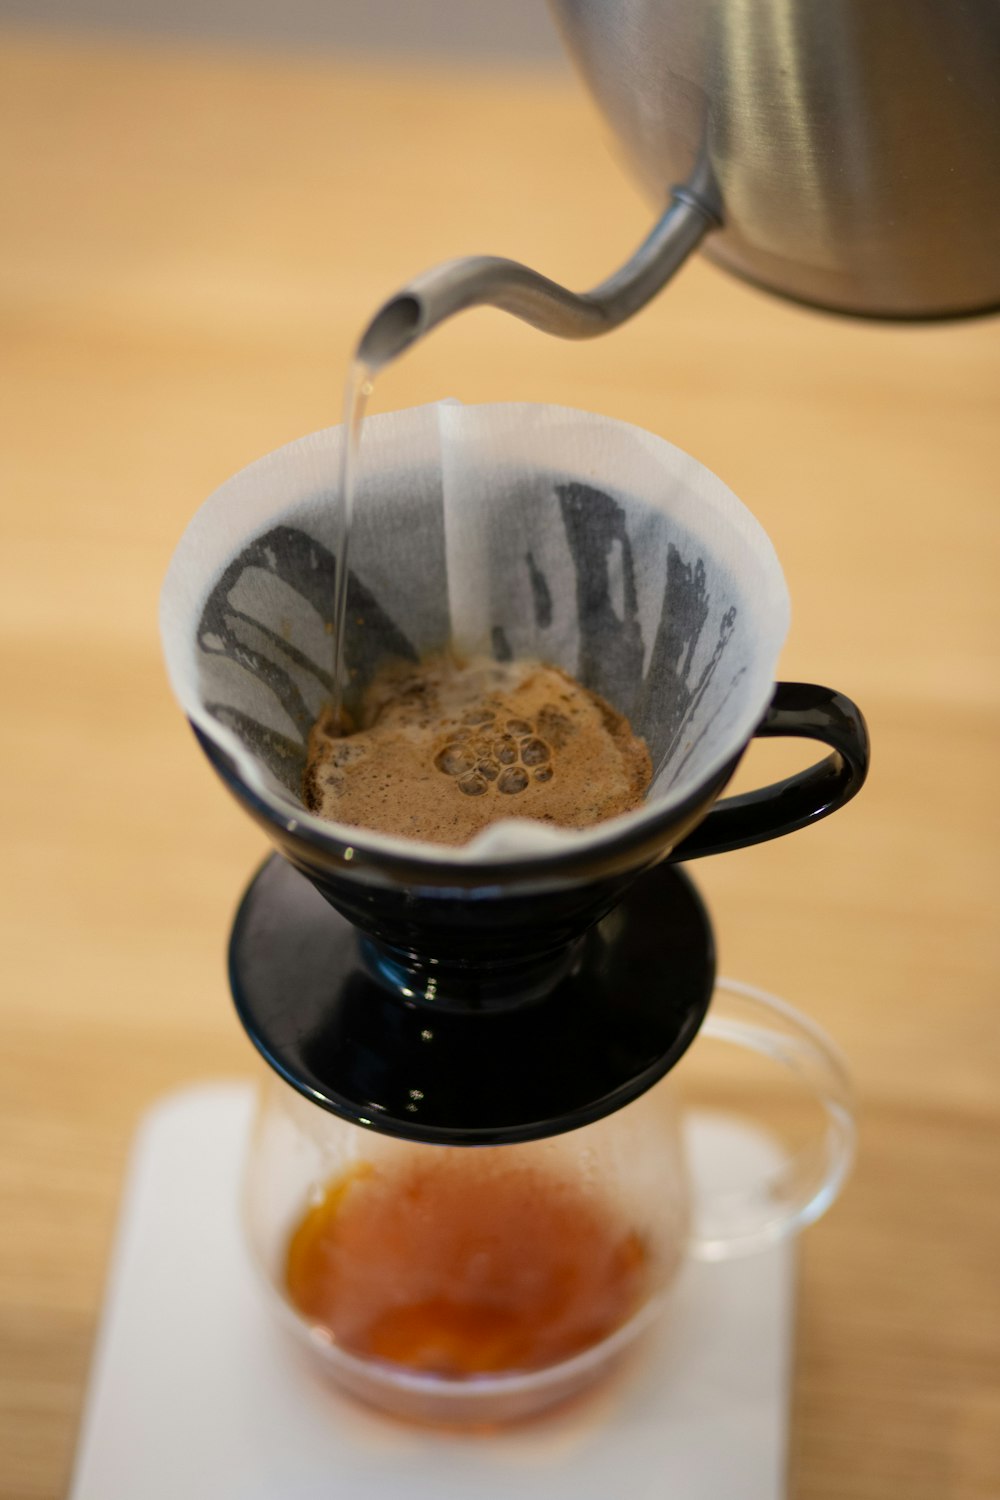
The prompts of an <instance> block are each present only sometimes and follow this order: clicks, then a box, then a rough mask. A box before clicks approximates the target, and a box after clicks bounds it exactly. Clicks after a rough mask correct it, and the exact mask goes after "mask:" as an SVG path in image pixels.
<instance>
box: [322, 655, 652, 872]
mask: <svg viewBox="0 0 1000 1500" xmlns="http://www.w3.org/2000/svg"><path fill="white" fill-rule="evenodd" d="M359 720H360V724H361V728H360V729H359V730H358V731H357V732H356V733H353V734H348V735H338V734H337V733H336V732H335V726H334V725H333V724H332V723H331V722H330V719H329V717H328V716H323V717H321V718H320V719H319V720H318V721H317V723H316V724H315V725H314V727H313V730H312V733H311V735H310V739H309V758H308V765H307V768H306V773H305V780H304V797H305V802H306V806H307V807H309V808H310V810H311V811H313V812H315V813H317V814H318V815H319V816H320V817H323V818H329V819H331V820H333V821H335V822H339V823H348V824H352V825H354V826H357V827H361V828H372V829H375V830H377V831H378V832H380V833H390V834H400V835H403V836H404V837H409V838H416V839H425V840H428V841H430V842H432V843H439V844H451V845H458V844H464V843H467V842H468V840H469V839H471V838H473V837H474V836H475V835H476V834H477V833H480V832H481V831H482V830H483V829H484V828H486V827H488V826H489V824H491V823H495V822H497V821H499V819H501V818H513V817H517V818H534V819H538V820H540V821H542V822H548V823H555V824H558V825H559V826H560V827H563V828H588V827H590V826H591V825H592V824H594V823H600V822H602V821H603V820H604V819H605V818H612V817H615V816H616V815H617V814H619V813H624V812H630V811H631V810H632V809H633V808H636V807H638V806H640V805H641V803H642V801H643V798H644V796H645V793H646V790H647V788H648V786H649V782H650V779H651V776H652V765H651V763H650V758H649V752H648V750H647V748H646V745H645V742H644V741H643V740H642V739H640V738H638V736H636V735H634V734H633V733H632V730H631V729H630V727H629V724H628V721H627V720H626V719H625V718H624V716H623V715H622V714H619V713H616V712H615V710H614V709H612V708H611V707H610V706H609V705H608V704H607V703H605V702H604V700H603V699H602V698H599V697H597V695H596V694H594V693H591V692H589V691H588V690H587V689H586V688H584V687H582V686H581V685H580V683H578V682H576V681H575V680H574V679H573V678H572V677H570V676H569V675H568V673H566V672H563V671H562V670H561V669H560V668H558V667H549V666H544V665H542V664H541V663H540V662H535V661H515V662H495V661H491V660H488V659H485V658H479V659H476V660H473V661H470V662H466V663H459V662H456V661H454V660H452V659H450V658H446V657H440V658H436V659H433V660H429V661H426V662H423V663H421V665H420V666H419V667H418V668H416V669H414V668H413V667H412V666H406V667H400V666H399V665H395V666H390V667H388V668H387V669H386V670H384V671H383V672H382V673H380V674H379V675H378V677H376V679H375V680H374V681H373V682H372V684H371V686H370V687H369V689H368V691H367V693H366V694H365V697H364V701H363V703H362V706H361V712H360V715H359Z"/></svg>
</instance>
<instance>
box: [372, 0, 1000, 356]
mask: <svg viewBox="0 0 1000 1500" xmlns="http://www.w3.org/2000/svg"><path fill="white" fill-rule="evenodd" d="M549 4H550V7H551V9H552V11H553V13H554V15H555V18H556V21H557V24H558V25H559V27H560V29H561V31H562V34H563V37H564V39H565V41H566V45H567V47H568V49H569V51H570V53H571V55H572V56H573V58H574V60H575V62H576V64H577V66H578V67H579V69H580V71H581V72H582V74H583V77H584V79H585V80H586V82H587V84H588V85H589V87H590V89H591V91H592V93H593V94H594V97H595V99H596V100H597V103H598V104H599V106H600V107H601V109H602V110H603V112H604V114H605V115H606V117H607V119H608V120H609V122H610V123H611V125H612V127H613V129H614V131H615V132H616V134H617V135H618V137H619V139H620V140H621V142H622V144H623V146H624V148H625V151H626V154H627V158H628V160H629V162H630V163H631V164H632V166H633V168H634V170H635V172H636V173H637V175H638V176H639V178H640V180H641V181H642V182H643V183H644V184H645V186H646V188H647V189H648V191H649V193H650V196H651V197H652V199H653V201H654V202H655V203H656V204H657V205H658V206H659V208H660V210H661V213H662V217H661V218H660V220H659V221H658V223H657V224H656V225H655V226H654V228H653V230H652V232H651V234H650V235H649V237H648V238H647V239H646V241H645V242H644V244H643V245H642V246H640V248H639V250H638V251H637V252H636V254H635V255H634V256H632V258H631V259H630V260H629V261H628V262H627V263H626V264H625V265H624V266H622V267H621V268H620V270H618V271H616V272H615V274H614V275H613V276H611V277H609V278H608V280H607V281H605V282H602V283H601V285H600V286H599V287H597V288H595V289H594V290H593V291H592V292H589V293H582V294H576V293H573V292H570V291H567V290H566V288H564V287H562V286H560V285H559V284H558V283H556V282H553V281H550V280H548V279H547V278H545V277H543V276H540V275H538V274H537V273H536V272H535V271H532V270H530V269H529V268H528V267H527V266H523V265H520V264H518V263H517V262H514V261H510V260H503V259H500V258H498V257H495V256H482V255H481V256H469V257H466V258H465V259H462V260H457V261H449V262H447V263H446V264H445V265H442V266H438V267H435V268H434V269H433V270H431V271H428V272H425V273H424V274H423V275H422V276H420V277H417V278H416V279H415V280H414V281H413V282H411V283H410V284H409V285H408V286H407V287H404V288H403V290H402V291H401V292H400V293H399V294H397V296H395V297H393V298H391V299H390V300H389V302H387V303H386V304H385V305H384V306H383V307H382V308H381V309H380V310H379V312H378V313H377V314H376V316H375V318H374V319H373V320H372V322H371V323H370V324H369V326H368V328H367V330H366V332H365V334H364V336H363V338H362V340H361V343H360V345H359V348H358V356H359V359H360V361H361V362H362V364H364V365H365V366H366V367H367V368H368V369H369V370H374V369H377V368H378V367H379V366H380V365H382V364H384V363H385V362H386V361H387V360H389V359H391V358H393V357H394V356H395V355H396V354H398V353H400V352H401V351H402V350H403V349H404V348H406V347H408V345H409V344H411V343H413V342H414V341H415V340H416V339H418V338H420V337H422V336H423V334H425V333H426V332H427V331H428V330H429V329H430V328H432V327H433V326H434V325H435V324H436V323H438V322H440V321H441V320H442V319H443V318H445V317H449V316H450V315H451V314H452V313H455V312H458V311H460V310H461V309H463V308H466V307H471V306H474V305H477V304H481V303H490V304H492V305H493V306H496V307H500V308H503V309H504V310H505V311H507V312H510V313H513V314H514V315H515V316H517V317H520V318H523V319H524V320H525V321H527V322H529V323H533V324H534V325H535V326H536V327H538V328H542V329H544V330H545V331H546V332H548V333H555V334H558V335H560V336H562V337H564V338H589V337H591V336H593V335H594V334H599V333H603V332H606V331H607V330H608V329H610V328H613V327H615V326H616V325H617V324H619V323H621V322H622V321H623V320H624V319H625V318H628V317H631V316H632V314H633V313H634V312H636V311H638V309H639V308H640V307H642V306H644V305H645V303H646V302H648V301H649V299H650V298H651V297H652V296H654V295H655V293H656V292H657V291H658V290H659V289H660V288H661V287H662V286H663V285H664V283H665V282H666V281H667V280H668V279H669V278H670V276H671V275H672V274H673V273H674V271H675V270H677V268H678V267H679V266H680V265H681V264H682V263H683V262H684V260H685V259H686V258H687V257H688V256H689V255H690V254H691V253H692V251H693V250H694V249H696V248H697V247H698V246H699V245H702V244H704V247H705V251H706V254H707V255H708V256H709V257H710V258H711V259H712V260H714V261H716V262H717V263H718V264H719V265H721V266H724V267H725V268H726V269H727V270H730V271H734V272H736V274H737V275H740V276H743V277H745V278H746V279H747V280H749V281H753V282H755V283H757V284H758V285H760V286H762V287H766V288H767V289H768V290H770V291H773V292H777V293H779V294H780V295H782V296H785V297H790V298H794V299H797V300H799V301H802V302H807V303H811V304H813V305H815V306H817V307H822V308H827V309H830V310H833V311H837V312H843V313H854V314H859V315H862V316H867V317H874V318H945V317H962V316H966V315H969V314H972V313H981V312H988V311H992V310H998V309H1000V0H549Z"/></svg>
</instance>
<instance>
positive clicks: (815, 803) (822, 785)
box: [669, 682, 869, 862]
mask: <svg viewBox="0 0 1000 1500" xmlns="http://www.w3.org/2000/svg"><path fill="white" fill-rule="evenodd" d="M779 736H780V737H788V738H796V739H807V740H821V741H822V742H823V743H824V744H826V745H829V746H830V748H831V750H832V752H833V753H832V754H831V755H828V756H827V757H826V759H825V760H821V761H817V763H816V764H815V765H813V766H810V767H809V768H808V769H807V770H805V771H799V772H797V773H796V775H794V776H789V777H787V778H786V779H785V780H784V781H775V782H772V784H771V785H770V786H764V787H760V788H758V790H757V791H754V792H744V793H742V795H740V796H738V797H724V798H723V799H722V801H721V802H717V803H716V804H715V806H714V807H713V808H712V810H711V812H710V813H709V814H708V816H707V817H706V818H703V819H702V821H701V822H700V823H699V824H698V826H697V827H696V828H695V829H693V830H692V832H691V833H689V834H688V836H687V837H686V838H685V839H683V840H682V841H681V843H679V844H678V845H677V847H676V848H675V849H674V850H673V851H672V853H671V854H670V856H669V857H670V860H671V861H672V862H676V861H679V860H685V859H700V858H701V856H702V855H704V854H724V853H725V852H726V851H727V850H730V849H744V848H746V847H747V846H748V845H749V844H763V843H765V842H766V841H767V840H768V839H776V838H780V836H781V835H782V834H785V833H794V831H795V830H796V829H797V828H805V827H806V825H807V824H809V823H816V822H818V821H819V819H820V818H825V817H828V816H829V814H830V813H832V812H836V811H837V809H838V808H839V807H843V806H844V803H845V802H850V800H851V798H852V797H854V796H856V795H857V793H858V792H859V791H860V790H861V788H862V786H863V785H864V782H865V777H866V776H867V775H868V761H869V742H868V729H867V726H866V724H865V721H864V716H863V715H862V713H861V710H860V708H858V706H857V704H855V703H852V702H851V700H850V698H846V697H845V696H844V694H843V693H837V692H834V691H833V689H832V688H825V687H817V686H816V685H815V684H813V683H809V682H779V683H777V684H776V685H775V689H774V697H773V698H772V699H771V703H770V706H769V708H768V710H767V713H766V714H765V715H764V717H763V719H762V720H761V722H760V723H759V724H758V726H757V728H756V730H755V731H754V738H757V737H759V738H761V739H772V738H777V737H779Z"/></svg>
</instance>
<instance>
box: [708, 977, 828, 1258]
mask: <svg viewBox="0 0 1000 1500" xmlns="http://www.w3.org/2000/svg"><path fill="white" fill-rule="evenodd" d="M700 1036H701V1037H702V1038H704V1037H711V1038H714V1039H716V1040H718V1041H724V1042H731V1043H734V1044H735V1045H736V1046H738V1047H742V1048H745V1049H747V1050H748V1051H751V1052H754V1053H757V1054H759V1055H761V1056H763V1057H765V1058H767V1059H769V1060H770V1061H772V1062H774V1063H776V1064H778V1065H779V1066H780V1067H781V1068H783V1069H785V1070H786V1072H787V1073H790V1074H792V1075H794V1076H795V1078H796V1080H797V1081H798V1083H799V1084H800V1085H801V1088H802V1092H803V1094H804V1095H805V1097H807V1098H809V1099H812V1100H813V1101H814V1102H815V1103H816V1104H817V1105H818V1106H819V1107H820V1112H821V1115H822V1121H821V1123H820V1124H819V1126H818V1127H817V1129H816V1130H815V1132H814V1133H813V1134H812V1136H811V1137H810V1138H809V1139H808V1140H807V1141H806V1142H805V1143H804V1144H803V1145H802V1146H801V1147H800V1148H798V1149H796V1150H794V1151H791V1152H788V1153H787V1154H786V1155H785V1156H784V1158H783V1159H781V1160H777V1161H775V1164H774V1165H773V1166H771V1167H768V1168H765V1169H764V1170H763V1171H762V1172H761V1173H760V1175H758V1176H757V1177H756V1178H752V1179H751V1180H750V1181H749V1182H746V1183H741V1185H740V1186H739V1187H738V1188H735V1189H733V1190H730V1191H709V1190H706V1191H704V1192H702V1193H701V1194H699V1192H698V1190H697V1187H696V1188H695V1192H694V1202H693V1206H692V1233H691V1242H690V1246H689V1249H690V1252H691V1254H692V1255H693V1256H694V1258H695V1259H697V1260H709V1261H717V1260H730V1259H732V1258H733V1257H735V1256H739V1255H746V1254H749V1253H750V1252H752V1251H754V1250H759V1249H763V1248H765V1247H766V1246H768V1245H772V1244H774V1243H776V1241H778V1240H781V1239H784V1238H785V1237H786V1236H787V1235H789V1234H792V1233H794V1232H795V1231H796V1230H798V1229H801V1228H803V1227H804V1226H805V1225H806V1224H811V1223H812V1222H813V1221H814V1220H815V1219H818V1218H819V1217H820V1215H821V1214H823V1213H825V1211H826V1210H827V1208H829V1206H830V1204H831V1203H832V1202H833V1201H834V1199H835V1198H836V1196H837V1194H838V1192H839V1191H840V1188H841V1186H842V1184H843V1182H844V1179H845V1178H846V1176H847V1174H848V1172H849V1170H850V1167H851V1163H852V1160H853V1157H854V1143H855V1135H856V1131H855V1121H854V1097H853V1089H852V1086H851V1080H850V1076H849V1074H848V1071H847V1067H846V1064H845V1062H844V1060H843V1058H842V1057H841V1055H840V1053H839V1051H838V1050H837V1048H836V1047H835V1046H834V1044H833V1043H832V1042H831V1041H830V1039H829V1037H827V1036H826V1034H825V1033H824V1032H823V1031H822V1030H821V1029H820V1027H818V1026H816V1025H815V1024H814V1023H813V1022H812V1021H810V1020H809V1019H808V1018H807V1017H805V1016H803V1015H800V1014H799V1012H798V1011H796V1010H793V1008H792V1007H791V1006H790V1005H787V1004H786V1003H785V1002H784V1001H783V1000H778V999H776V998H775V997H774V996H773V995H768V994H766V993H765V992H764V991H763V990H758V989H755V988H754V987H753V986H752V985H748V984H741V983H739V982H738V981H736V980H732V979H720V980H719V981H718V984H717V985H716V990H715V994H714V996H713V998H712V1004H711V1008H710V1010H709V1013H708V1018H707V1020H706V1021H705V1023H704V1025H703V1026H702V1028H701V1033H700ZM771 1154H772V1159H773V1153H771Z"/></svg>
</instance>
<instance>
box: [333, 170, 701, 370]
mask: <svg viewBox="0 0 1000 1500" xmlns="http://www.w3.org/2000/svg"><path fill="white" fill-rule="evenodd" d="M692 181H694V179H692ZM710 201H711V198H710V194H709V193H708V192H705V191H701V192H699V191H698V188H697V187H696V186H691V187H688V186H682V187H676V188H674V190H673V193H672V196H671V201H670V205H669V207H668V208H667V210H666V212H665V213H664V214H663V216H662V218H661V219H660V220H659V221H658V222H657V223H656V224H655V225H654V227H653V229H652V231H651V232H650V233H649V234H648V235H647V237H646V239H645V240H643V242H642V244H641V245H640V246H639V248H638V250H637V251H636V252H635V254H634V255H633V256H632V257H631V258H630V259H629V260H627V261H626V262H625V264H624V265H623V266H621V267H620V268H619V269H618V270H617V271H615V272H614V273H613V274H612V275H611V276H609V277H608V278H607V279H606V280H605V281H602V282H601V283H600V285H599V286H596V287H595V288H594V289H593V291H590V292H579V293H577V292H571V291H569V290H568V289H567V288H566V287H564V286H560V285H559V283H558V282H555V281H550V280H549V278H548V277H547V276H542V275H540V274H539V273H538V272H537V271H533V270H531V268H530V267H528V266H525V265H522V264H521V263H520V262H519V261H516V260H506V259H504V258H502V257H501V256H496V255H468V256H464V257H462V258H460V259H458V260H449V261H445V262H443V263H442V264H441V265H439V266H434V267H433V268H432V269H431V270H429V271H424V272H423V273H422V274H421V275H419V276H416V277H414V279H413V280H412V281H411V282H409V283H408V284H407V285H406V286H404V287H402V288H401V289H400V291H398V292H397V293H396V295H395V296H394V297H390V298H389V300H388V301H387V302H385V303H383V305H382V306H381V307H380V308H379V310H378V312H377V313H376V314H375V316H374V317H373V318H372V320H371V322H370V323H369V324H368V326H367V328H366V329H365V331H364V333H363V334H362V337H361V341H360V343H359V344H358V348H357V353H356V359H357V360H358V362H359V363H360V364H362V365H363V366H365V367H366V368H367V370H368V371H370V372H372V373H374V372H376V371H377V370H379V369H381V368H382V366H384V365H386V364H387V363H388V362H389V361H390V360H392V359H395V358H396V356H397V355H399V354H402V353H403V351H404V350H405V349H408V348H409V347H410V346H411V345H412V344H415V343H416V342H417V341H418V340H419V339H421V338H423V336H424V335H425V334H426V333H429V332H430V330H431V329H432V328H434V327H436V326H437V324H438V323H442V322H444V320H445V319H446V318H450V317H451V316H452V314H453V313H457V312H463V311H464V310H465V309H466V308H469V307H485V306H488V307H498V308H500V309H501V311H503V312H508V313H511V314H512V315H513V316H514V317H515V318H520V319H522V321H523V322H525V323H530V324H531V325H532V327H534V328H539V329H541V331H542V332H543V333H551V334H555V335H556V337H557V338H564V339H589V338H594V337H596V335H597V334H600V333H608V332H609V331H610V330H611V329H612V328H617V327H618V325H619V324H620V323H624V322H625V320H626V319H627V318H630V317H631V316H632V315H633V313H637V312H638V311H639V310H640V308H643V307H645V305H646V303H647V302H649V301H650V299H651V298H652V297H654V296H655V295H656V293H657V292H658V291H659V290H660V289H661V287H663V286H665V284H666V283H667V282H668V281H669V280H670V278H671V276H673V274H674V272H675V271H677V270H678V269H679V268H680V266H682V265H683V263H684V261H685V260H687V258H688V256H689V255H690V254H691V253H692V252H693V251H694V250H696V249H697V247H698V246H699V245H700V243H701V241H702V240H703V239H704V237H705V235H706V234H707V233H708V232H709V230H711V229H713V228H715V227H717V226H718V225H719V223H720V219H719V217H718V215H717V213H716V212H715V210H714V209H713V208H712V207H711V206H710Z"/></svg>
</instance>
